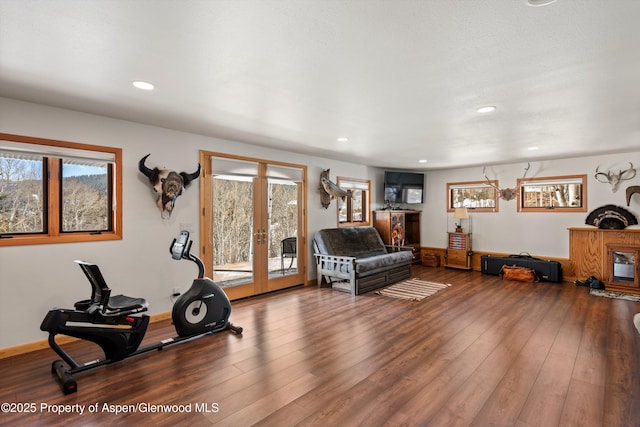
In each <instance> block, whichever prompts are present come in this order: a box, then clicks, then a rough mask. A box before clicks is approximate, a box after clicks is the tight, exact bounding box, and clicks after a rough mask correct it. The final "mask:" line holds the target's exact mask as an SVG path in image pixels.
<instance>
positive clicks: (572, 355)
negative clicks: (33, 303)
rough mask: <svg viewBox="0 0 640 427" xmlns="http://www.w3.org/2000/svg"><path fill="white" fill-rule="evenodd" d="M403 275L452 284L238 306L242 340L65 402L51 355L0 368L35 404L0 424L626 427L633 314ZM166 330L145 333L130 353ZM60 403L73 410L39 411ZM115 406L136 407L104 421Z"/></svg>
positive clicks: (633, 420)
mask: <svg viewBox="0 0 640 427" xmlns="http://www.w3.org/2000/svg"><path fill="white" fill-rule="evenodd" d="M413 273H414V276H415V277H420V278H424V279H427V280H433V281H438V282H447V283H451V284H452V286H451V287H450V288H447V289H446V290H443V291H440V292H439V293H437V294H435V295H433V296H431V297H429V298H427V299H425V300H423V301H421V302H408V301H402V300H396V299H391V298H386V297H382V296H378V295H375V294H373V293H369V294H365V295H360V296H357V297H353V296H351V295H348V294H345V293H341V292H337V291H332V290H330V289H318V288H315V287H307V288H296V289H293V290H287V291H282V292H279V293H275V294H271V295H268V296H262V297H257V298H253V299H247V300H243V301H237V302H234V303H233V313H232V314H231V319H232V321H233V323H235V324H237V325H241V326H243V327H244V331H245V332H244V334H243V335H242V336H241V337H240V336H236V335H234V334H232V333H230V332H223V333H221V334H218V335H214V336H208V337H205V338H202V339H199V340H195V341H191V342H188V343H183V344H180V345H176V346H173V347H169V348H166V349H164V350H162V351H161V353H160V354H156V353H157V352H151V353H148V354H145V355H141V356H139V357H136V358H132V359H128V360H125V361H124V362H120V363H118V364H114V365H110V366H105V367H102V368H99V369H96V370H94V371H89V372H85V373H81V374H77V375H76V376H75V378H76V380H77V381H78V388H79V391H78V393H75V394H71V395H68V396H64V395H63V394H62V393H61V391H60V388H59V385H58V383H57V382H56V381H55V380H54V377H53V376H52V375H51V374H50V364H51V362H52V361H53V360H54V359H56V358H57V357H56V355H55V354H54V353H53V352H52V351H51V350H49V349H47V350H42V351H37V352H33V353H30V354H27V355H22V356H17V357H13V358H8V359H4V360H0V381H1V382H2V388H1V390H0V402H10V403H13V404H14V405H12V406H13V407H12V408H10V409H22V410H31V409H34V413H23V414H17V413H6V412H5V413H1V414H0V424H2V425H20V426H23V425H66V424H69V423H73V425H91V426H103V425H104V426H106V425H123V424H126V425H159V426H165V425H166V426H174V425H177V424H180V425H183V423H184V424H185V425H186V424H188V425H192V426H209V425H221V426H225V425H228V426H249V425H260V426H294V425H296V426H315V425H322V426H338V425H339V426H355V425H364V426H400V425H419V426H427V425H428V426H449V425H460V426H467V425H473V426H489V425H500V426H545V427H547V426H638V425H640V334H638V333H637V331H636V330H635V328H634V326H633V323H632V317H633V314H634V313H636V312H639V311H640V303H638V302H631V301H625V300H614V299H607V298H600V297H594V296H589V295H588V290H587V289H585V288H580V287H576V286H574V285H572V284H566V283H565V284H554V283H535V284H529V283H520V282H503V281H501V280H500V279H499V278H498V277H495V276H486V275H482V274H480V273H477V272H467V271H458V270H450V269H445V268H426V267H421V266H416V267H414V268H413ZM43 316H44V313H43ZM172 332H173V328H172V327H171V325H170V324H169V322H159V323H156V324H152V325H151V326H150V331H149V332H148V333H147V335H148V337H147V338H146V339H145V342H152V341H157V340H159V339H161V338H165V337H168V336H171V335H173V333H172ZM90 346H91V344H87V343H73V344H70V345H68V346H66V347H65V348H67V349H71V350H72V351H71V352H72V354H73V356H74V357H78V358H79V359H81V360H83V361H85V360H90V359H91V358H95V357H97V356H99V353H98V352H97V351H96V350H95V349H94V348H93V347H90ZM26 403H35V404H36V405H35V408H33V407H31V406H24V405H20V404H26ZM75 404H78V407H79V408H84V411H85V412H84V414H77V413H71V414H61V415H58V414H56V413H53V412H48V411H47V408H54V407H53V406H48V407H47V406H46V405H75ZM105 404H106V405H113V406H111V407H109V406H105ZM90 405H96V406H90ZM116 405H121V406H116ZM125 405H138V407H137V408H134V409H136V410H137V412H126V413H125V412H122V413H120V414H115V413H113V411H115V410H116V409H119V410H124V409H125ZM151 405H183V406H182V407H181V408H173V409H172V410H171V411H169V412H165V411H162V409H161V408H160V407H153V406H151ZM3 408H4V407H3ZM96 408H97V410H96ZM127 408H128V406H127ZM90 410H94V412H89V411H90ZM110 410H112V411H111V412H110Z"/></svg>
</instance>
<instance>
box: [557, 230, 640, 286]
mask: <svg viewBox="0 0 640 427" xmlns="http://www.w3.org/2000/svg"><path fill="white" fill-rule="evenodd" d="M569 253H570V259H571V267H572V270H573V272H574V273H575V274H574V275H575V276H576V277H577V278H578V279H580V280H584V279H586V278H588V277H589V276H595V277H597V278H598V279H600V280H602V281H603V282H604V283H605V286H606V288H607V289H610V290H616V291H621V292H628V293H634V294H640V259H639V255H640V229H626V230H600V229H597V228H570V229H569Z"/></svg>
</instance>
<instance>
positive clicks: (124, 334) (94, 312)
mask: <svg viewBox="0 0 640 427" xmlns="http://www.w3.org/2000/svg"><path fill="white" fill-rule="evenodd" d="M192 243H193V242H192V241H191V240H189V232H188V231H181V232H180V235H179V236H178V237H177V238H176V239H173V242H172V243H171V246H170V248H169V251H170V252H171V256H172V258H173V259H174V260H181V259H186V260H189V261H193V262H194V263H195V264H196V265H197V266H198V277H197V278H196V279H195V280H194V281H193V283H192V284H191V287H190V288H189V289H188V290H187V291H186V292H185V293H183V294H182V295H180V296H179V297H178V299H177V300H176V301H175V303H174V305H173V310H172V312H171V318H172V320H173V325H174V327H175V329H176V332H177V334H178V335H177V336H175V337H173V338H168V339H165V340H162V341H160V342H158V343H155V344H151V345H148V346H145V347H140V343H141V342H142V339H143V338H144V335H145V332H146V330H147V327H148V326H149V316H148V315H146V314H140V313H143V312H145V311H147V308H148V304H147V301H146V300H145V299H143V298H132V297H128V296H125V295H115V296H111V289H109V287H108V286H107V283H106V282H105V280H104V277H103V276H102V273H101V272H100V269H99V268H98V266H97V265H96V264H92V263H89V262H85V261H75V262H76V263H77V264H78V265H79V266H80V268H81V269H82V271H83V272H84V274H85V276H86V277H87V279H88V280H89V283H91V288H92V291H91V298H90V299H87V300H82V301H78V302H76V303H75V304H74V309H60V308H54V309H51V310H49V312H48V313H47V315H46V316H45V318H44V320H43V321H42V324H41V325H40V329H41V330H43V331H47V332H49V346H50V347H51V348H52V349H53V351H55V352H56V353H57V354H58V356H60V357H61V358H62V359H63V360H64V362H66V365H65V363H64V362H63V361H62V360H56V361H54V362H53V363H52V364H51V373H52V374H55V375H57V377H58V379H59V381H60V384H61V386H62V391H63V392H64V394H70V393H74V392H76V391H77V390H78V385H77V383H76V381H75V380H74V378H73V374H76V373H79V372H84V371H88V370H90V369H95V368H97V367H100V366H103V365H107V364H111V363H115V362H118V361H121V360H123V359H126V358H128V357H132V356H136V355H139V354H142V353H146V352H149V351H151V350H162V349H163V348H164V347H167V346H170V345H174V344H177V343H180V342H183V341H186V340H191V339H194V338H197V337H200V336H204V335H208V334H212V333H216V332H221V331H224V330H227V329H229V330H231V331H233V332H235V333H236V334H238V335H240V334H242V328H241V327H239V326H234V325H233V324H232V323H230V322H229V316H230V314H231V304H230V302H229V298H227V296H226V295H225V293H224V291H223V290H222V289H221V288H220V286H218V285H217V284H216V283H215V282H214V281H213V280H211V279H209V278H207V277H204V265H203V263H202V261H201V260H200V259H199V258H198V257H197V256H195V255H193V254H192V253H191V245H192ZM56 335H68V336H72V337H75V338H80V339H83V340H87V341H91V342H93V343H96V344H97V345H98V346H100V347H101V348H102V351H103V352H104V359H99V360H93V361H89V362H86V363H82V364H80V363H78V362H76V361H75V360H74V359H73V358H72V357H71V356H70V355H69V354H68V353H67V352H65V351H64V350H63V349H62V347H60V345H59V344H58V343H57V342H56V339H55V338H56ZM67 365H68V366H67Z"/></svg>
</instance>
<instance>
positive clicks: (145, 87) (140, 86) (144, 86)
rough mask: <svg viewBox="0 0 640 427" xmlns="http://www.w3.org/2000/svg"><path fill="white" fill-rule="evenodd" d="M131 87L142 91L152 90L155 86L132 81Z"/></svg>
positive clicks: (140, 81)
mask: <svg viewBox="0 0 640 427" xmlns="http://www.w3.org/2000/svg"><path fill="white" fill-rule="evenodd" d="M133 86H134V87H136V88H138V89H142V90H153V89H155V86H154V85H152V84H151V83H149V82H143V81H142V80H134V82H133Z"/></svg>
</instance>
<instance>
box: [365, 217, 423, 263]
mask: <svg viewBox="0 0 640 427" xmlns="http://www.w3.org/2000/svg"><path fill="white" fill-rule="evenodd" d="M421 214H422V211H414V210H406V211H405V210H379V211H373V226H374V227H375V228H376V230H378V233H380V237H382V241H383V242H384V244H385V245H396V246H397V245H398V244H400V246H411V247H412V248H413V261H414V262H420V215H421Z"/></svg>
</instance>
